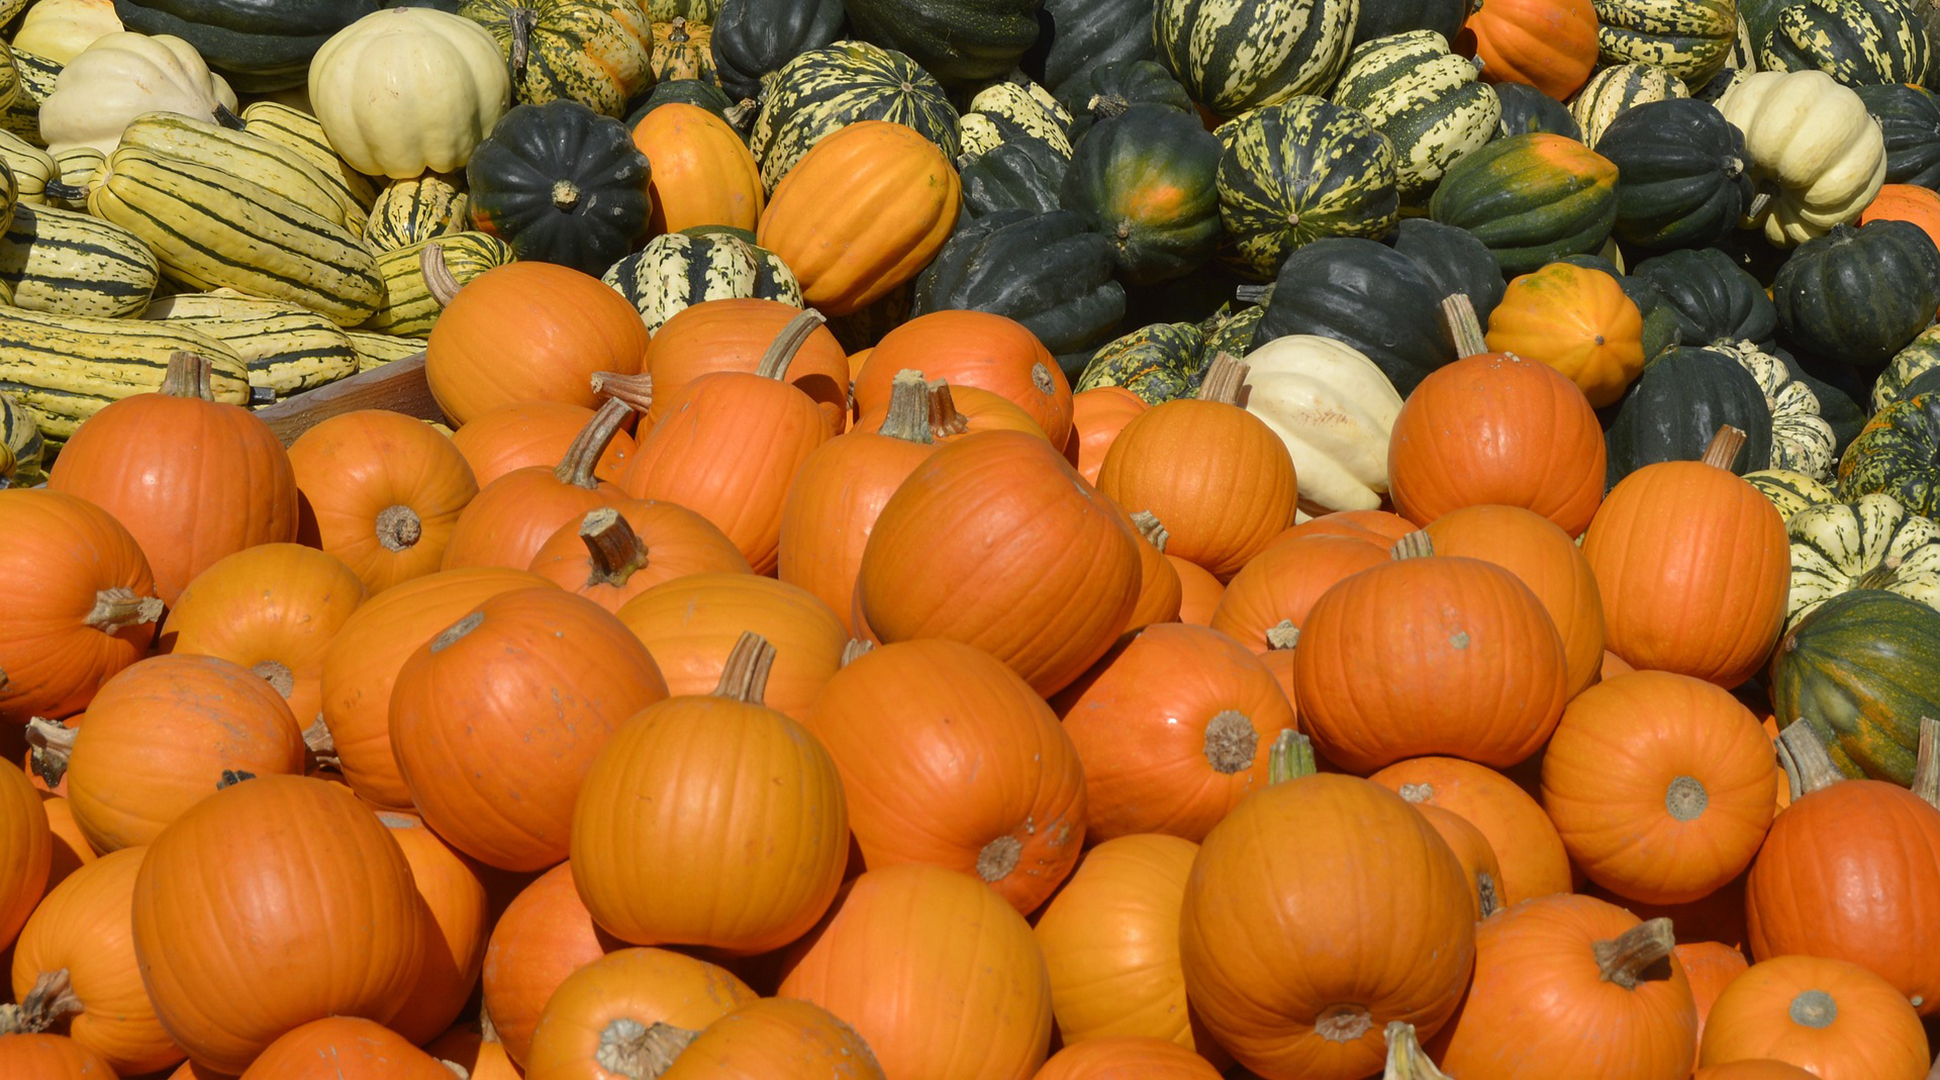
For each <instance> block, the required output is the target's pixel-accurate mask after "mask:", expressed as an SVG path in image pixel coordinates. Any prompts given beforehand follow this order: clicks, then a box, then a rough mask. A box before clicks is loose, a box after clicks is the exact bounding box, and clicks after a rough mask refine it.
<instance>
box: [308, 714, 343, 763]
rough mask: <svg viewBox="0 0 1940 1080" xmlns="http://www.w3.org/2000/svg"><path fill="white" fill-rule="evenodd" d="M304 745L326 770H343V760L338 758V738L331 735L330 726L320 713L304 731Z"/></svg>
mask: <svg viewBox="0 0 1940 1080" xmlns="http://www.w3.org/2000/svg"><path fill="white" fill-rule="evenodd" d="M303 745H304V748H305V749H307V750H309V751H310V756H311V757H313V758H315V759H316V761H317V764H319V765H321V766H323V767H324V768H326V769H338V770H341V769H342V768H343V759H341V758H339V757H338V756H337V738H336V736H334V735H332V734H330V725H328V724H325V723H324V722H323V714H322V713H318V714H317V718H316V719H315V720H312V721H310V726H309V727H307V728H304V729H303Z"/></svg>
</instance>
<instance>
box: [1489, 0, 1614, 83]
mask: <svg viewBox="0 0 1940 1080" xmlns="http://www.w3.org/2000/svg"><path fill="white" fill-rule="evenodd" d="M1456 48H1457V50H1458V51H1460V52H1462V53H1463V54H1464V55H1468V56H1473V57H1474V58H1475V59H1476V60H1477V61H1478V62H1479V65H1478V66H1479V67H1480V68H1481V75H1482V78H1483V79H1484V80H1485V81H1487V82H1518V83H1526V84H1528V85H1530V86H1533V87H1535V88H1536V89H1538V90H1541V91H1542V92H1543V93H1545V94H1548V95H1549V96H1550V97H1553V98H1555V99H1556V100H1558V101H1562V100H1564V99H1566V98H1568V97H1569V96H1570V95H1571V94H1574V93H1576V91H1577V89H1578V88H1580V87H1581V86H1582V85H1583V84H1584V83H1585V82H1587V81H1588V80H1589V78H1590V72H1591V71H1592V70H1594V69H1595V68H1596V62H1597V16H1596V9H1595V8H1594V7H1592V6H1591V4H1590V0H1479V2H1477V3H1476V4H1475V5H1474V6H1473V7H1472V8H1471V9H1470V12H1469V16H1468V20H1467V21H1466V22H1465V23H1463V25H1462V30H1461V32H1460V33H1459V34H1457V35H1456Z"/></svg>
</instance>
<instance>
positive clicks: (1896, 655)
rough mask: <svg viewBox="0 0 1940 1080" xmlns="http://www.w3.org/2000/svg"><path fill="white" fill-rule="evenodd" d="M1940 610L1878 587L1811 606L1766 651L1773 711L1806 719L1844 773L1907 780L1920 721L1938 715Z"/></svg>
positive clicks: (1914, 758) (1915, 757)
mask: <svg viewBox="0 0 1940 1080" xmlns="http://www.w3.org/2000/svg"><path fill="white" fill-rule="evenodd" d="M1935 671H1940V614H1936V613H1935V612H1934V610H1933V609H1932V608H1929V607H1927V606H1926V605H1925V604H1922V603H1920V602H1918V601H1916V600H1909V599H1907V598H1906V597H1904V596H1900V595H1898V594H1896V593H1890V592H1887V591H1886V590H1884V589H1855V590H1853V591H1851V592H1847V593H1841V594H1840V595H1838V596H1835V597H1833V598H1832V599H1830V600H1827V601H1826V602H1825V603H1823V604H1821V605H1819V607H1818V609H1817V610H1815V611H1814V612H1813V613H1812V617H1811V618H1809V619H1801V620H1800V621H1799V624H1798V625H1797V626H1794V627H1792V628H1791V629H1790V630H1788V631H1786V633H1785V636H1784V637H1783V638H1782V639H1780V641H1779V644H1778V648H1777V649H1775V650H1773V652H1772V668H1771V675H1770V677H1769V678H1768V680H1767V685H1768V686H1769V687H1770V688H1771V695H1772V710H1773V711H1774V712H1775V713H1777V715H1779V716H1782V717H1787V718H1797V719H1800V720H1804V721H1805V722H1806V723H1809V724H1811V725H1812V730H1813V731H1815V732H1817V733H1818V736H1819V739H1820V741H1821V742H1823V743H1825V746H1826V750H1827V752H1828V753H1830V754H1831V755H1832V763H1833V764H1834V765H1837V766H1838V767H1839V771H1840V772H1843V773H1845V774H1846V775H1847V776H1849V777H1854V778H1858V777H1861V776H1867V777H1871V778H1873V779H1875V780H1890V781H1892V782H1893V783H1896V784H1899V785H1901V786H1902V787H1904V786H1906V785H1908V784H1911V783H1912V782H1913V772H1914V765H1915V763H1916V761H1917V760H1918V753H1917V751H1918V747H1919V741H1920V720H1921V718H1922V717H1927V716H1940V685H1936V683H1935V682H1934V679H1933V673H1934V672H1935Z"/></svg>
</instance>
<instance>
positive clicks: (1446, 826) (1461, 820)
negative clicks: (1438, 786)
mask: <svg viewBox="0 0 1940 1080" xmlns="http://www.w3.org/2000/svg"><path fill="white" fill-rule="evenodd" d="M1411 805H1413V806H1414V808H1415V812H1416V813H1419V814H1420V815H1421V816H1422V817H1425V818H1427V819H1428V824H1430V825H1433V826H1434V827H1435V832H1437V833H1439V834H1440V835H1441V838H1442V840H1444V841H1445V842H1447V844H1448V850H1450V851H1453V852H1454V853H1455V858H1456V860H1457V861H1459V862H1460V863H1461V864H1462V872H1463V873H1464V874H1466V875H1467V876H1468V879H1469V882H1470V884H1471V886H1472V887H1471V888H1470V889H1469V896H1470V897H1472V898H1473V899H1474V900H1475V919H1476V921H1477V922H1480V921H1482V920H1483V919H1486V918H1488V917H1489V916H1491V915H1493V914H1495V913H1496V912H1498V911H1500V910H1502V861H1501V860H1500V859H1498V858H1496V854H1495V847H1494V846H1493V845H1491V844H1490V843H1489V838H1488V837H1486V836H1484V835H1482V830H1480V829H1478V828H1476V827H1475V826H1473V825H1471V824H1469V821H1468V819H1467V818H1465V817H1463V816H1461V815H1460V814H1457V813H1456V812H1455V811H1453V810H1444V809H1442V808H1441V807H1439V806H1436V805H1435V804H1433V803H1413V804H1411Z"/></svg>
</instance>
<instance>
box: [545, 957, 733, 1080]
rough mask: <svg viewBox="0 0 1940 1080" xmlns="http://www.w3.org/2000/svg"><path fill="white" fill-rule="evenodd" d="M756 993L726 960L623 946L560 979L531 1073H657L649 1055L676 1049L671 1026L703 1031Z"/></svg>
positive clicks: (606, 1077)
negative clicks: (720, 963) (723, 962)
mask: <svg viewBox="0 0 1940 1080" xmlns="http://www.w3.org/2000/svg"><path fill="white" fill-rule="evenodd" d="M755 1000H756V998H755V993H754V991H753V990H750V989H748V987H747V985H746V984H745V983H743V982H742V981H741V980H740V979H737V978H735V977H734V975H733V974H732V973H730V972H729V971H728V970H727V969H725V968H721V967H716V966H715V965H713V964H710V963H707V962H705V961H702V960H696V959H693V958H692V957H688V956H683V955H681V954H679V953H674V952H668V951H666V950H664V949H621V950H619V951H617V952H613V953H609V954H607V955H606V956H604V957H601V958H599V959H597V960H594V961H593V962H591V963H589V964H587V965H586V966H584V967H582V968H580V969H579V970H577V971H575V972H573V973H572V974H571V975H569V976H568V977H567V978H566V979H565V981H563V982H561V983H560V984H559V988H558V989H557V990H555V991H554V992H553V994H552V997H551V999H550V1000H548V1001H547V1002H546V1009H545V1012H544V1013H543V1014H542V1015H541V1016H540V1017H539V1026H538V1028H537V1029H536V1030H535V1031H534V1032H533V1035H532V1048H531V1050H530V1051H529V1052H528V1053H527V1055H526V1059H525V1075H526V1077H527V1078H528V1080H615V1078H618V1077H625V1076H626V1074H627V1071H629V1067H630V1069H631V1071H632V1072H633V1073H634V1075H635V1076H640V1077H646V1076H653V1075H656V1074H655V1073H653V1072H652V1071H650V1068H651V1066H649V1065H648V1064H647V1061H648V1060H649V1059H650V1055H655V1054H656V1053H664V1052H665V1050H666V1049H668V1047H667V1044H666V1043H665V1042H664V1039H665V1037H666V1036H667V1035H668V1034H669V1032H668V1031H667V1030H666V1029H668V1028H675V1029H684V1030H686V1031H696V1030H699V1029H701V1028H705V1027H707V1026H708V1025H709V1024H712V1023H713V1022H714V1021H716V1020H718V1019H720V1018H721V1017H723V1016H726V1015H727V1014H729V1013H731V1012H733V1011H734V1010H735V1009H738V1008H740V1007H742V1006H744V1005H748V1004H750V1003H752V1002H754V1001H755ZM608 1063H612V1064H614V1065H620V1066H621V1067H619V1068H611V1069H609V1068H608V1067H607V1066H608ZM622 1063H630V1066H628V1065H622Z"/></svg>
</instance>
